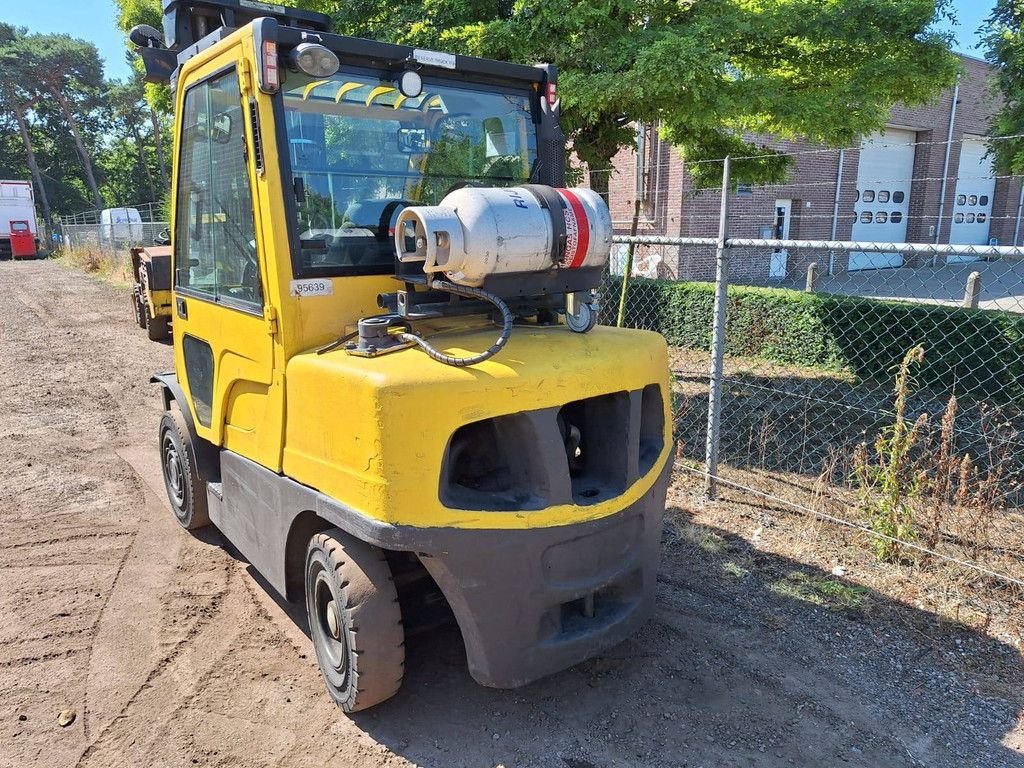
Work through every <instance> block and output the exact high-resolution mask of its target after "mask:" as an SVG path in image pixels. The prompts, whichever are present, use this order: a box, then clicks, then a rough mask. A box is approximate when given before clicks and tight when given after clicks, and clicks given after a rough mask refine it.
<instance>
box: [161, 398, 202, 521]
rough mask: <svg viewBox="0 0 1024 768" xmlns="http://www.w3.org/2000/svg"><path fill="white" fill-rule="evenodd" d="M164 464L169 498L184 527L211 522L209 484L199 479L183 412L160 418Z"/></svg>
mask: <svg viewBox="0 0 1024 768" xmlns="http://www.w3.org/2000/svg"><path fill="white" fill-rule="evenodd" d="M160 463H161V465H162V467H163V474H164V487H165V488H166V489H167V500H168V501H170V502H171V509H172V510H173V511H174V516H175V517H176V518H177V519H178V522H179V523H180V524H181V527H182V528H185V529H186V530H189V531H193V530H195V529H196V528H202V527H203V526H206V525H209V524H210V513H209V510H208V507H207V500H206V485H205V483H203V482H202V481H201V480H200V478H199V472H198V470H197V468H196V454H195V450H194V447H193V445H192V436H191V433H190V432H189V430H188V427H187V426H186V425H185V418H184V417H183V416H182V415H181V412H180V411H177V410H170V411H167V412H166V413H164V415H163V417H162V418H161V419H160Z"/></svg>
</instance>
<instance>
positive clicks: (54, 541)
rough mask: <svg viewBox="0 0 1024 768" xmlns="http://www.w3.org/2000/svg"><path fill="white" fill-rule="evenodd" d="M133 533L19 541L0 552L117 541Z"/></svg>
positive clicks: (0, 548)
mask: <svg viewBox="0 0 1024 768" xmlns="http://www.w3.org/2000/svg"><path fill="white" fill-rule="evenodd" d="M134 535H135V533H134V532H133V531H110V532H109V533H78V534H74V535H72V536H56V537H54V538H52V539H40V540H38V541H19V542H15V543H14V544H4V545H3V547H0V552H6V551H9V550H16V549H24V548H26V547H43V546H47V545H49V544H70V543H71V542H76V541H86V540H88V539H118V538H122V537H124V536H134Z"/></svg>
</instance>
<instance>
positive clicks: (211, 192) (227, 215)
mask: <svg viewBox="0 0 1024 768" xmlns="http://www.w3.org/2000/svg"><path fill="white" fill-rule="evenodd" d="M241 105H242V96H241V92H240V90H239V86H238V75H237V73H236V72H234V71H231V72H228V73H226V74H222V75H219V76H217V77H214V78H212V79H210V80H206V81H205V82H203V83H201V84H199V85H197V86H194V87H193V88H191V89H189V91H188V93H187V94H186V95H185V105H184V109H183V115H184V117H183V120H182V128H181V130H182V134H181V146H180V155H179V156H180V161H179V162H180V164H179V167H178V197H177V201H176V209H175V217H176V218H175V239H174V242H175V248H176V252H175V271H174V280H175V285H176V287H177V288H178V289H180V290H183V291H184V292H186V293H189V294H193V295H195V296H197V297H199V298H205V299H208V300H211V301H216V302H218V303H223V304H225V305H229V306H236V307H237V308H240V309H248V310H251V311H262V306H263V295H262V290H261V287H260V277H259V274H260V273H259V262H258V261H257V256H256V234H255V225H254V223H253V202H252V190H251V189H250V186H249V172H248V169H247V167H246V149H245V135H244V130H245V121H244V119H243V112H242V106H241Z"/></svg>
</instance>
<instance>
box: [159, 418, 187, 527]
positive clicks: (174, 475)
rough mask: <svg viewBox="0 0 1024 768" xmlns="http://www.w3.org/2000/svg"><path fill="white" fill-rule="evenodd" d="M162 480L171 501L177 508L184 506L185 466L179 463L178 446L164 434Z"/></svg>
mask: <svg viewBox="0 0 1024 768" xmlns="http://www.w3.org/2000/svg"><path fill="white" fill-rule="evenodd" d="M163 454H164V480H166V481H167V492H168V494H170V497H171V503H172V504H173V505H174V506H175V507H176V508H177V509H183V508H184V506H185V467H184V466H183V465H182V463H181V455H180V454H179V453H178V447H177V446H176V445H175V444H174V441H173V440H171V438H170V435H165V436H164V450H163Z"/></svg>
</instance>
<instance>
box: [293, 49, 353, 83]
mask: <svg viewBox="0 0 1024 768" xmlns="http://www.w3.org/2000/svg"><path fill="white" fill-rule="evenodd" d="M288 60H289V62H290V63H291V65H292V66H293V67H295V69H298V70H299V71H300V72H305V73H306V74H307V75H309V76H310V77H330V76H331V75H333V74H334V73H335V72H337V71H338V67H339V66H341V65H340V63H339V62H338V57H337V56H335V55H334V52H333V51H331V50H329V49H328V48H326V47H324V46H322V45H320V44H319V43H299V44H298V45H297V46H295V48H294V49H292V52H291V53H290V54H289V55H288Z"/></svg>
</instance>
